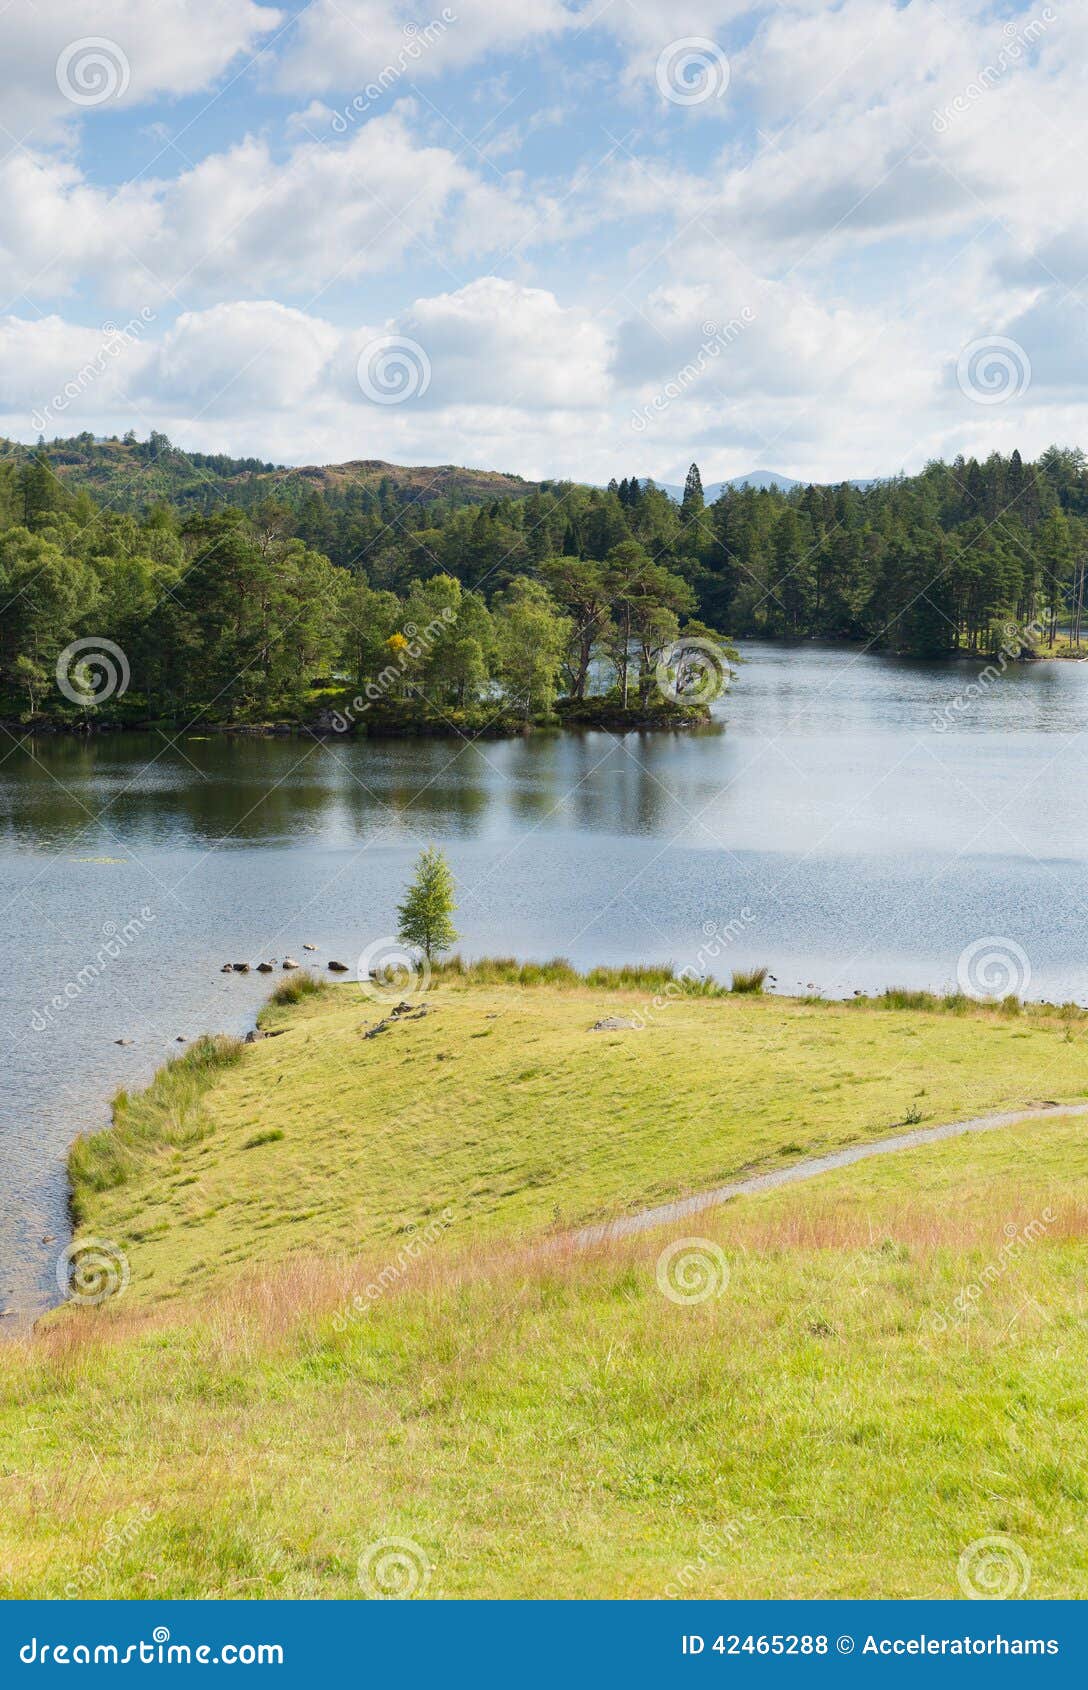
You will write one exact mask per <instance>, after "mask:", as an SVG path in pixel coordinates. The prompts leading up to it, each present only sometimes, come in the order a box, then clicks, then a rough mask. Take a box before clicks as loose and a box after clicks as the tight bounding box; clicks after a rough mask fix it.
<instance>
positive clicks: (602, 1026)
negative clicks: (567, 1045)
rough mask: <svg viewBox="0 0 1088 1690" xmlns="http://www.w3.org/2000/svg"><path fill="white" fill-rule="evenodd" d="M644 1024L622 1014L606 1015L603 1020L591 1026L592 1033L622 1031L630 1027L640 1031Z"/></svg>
mask: <svg viewBox="0 0 1088 1690" xmlns="http://www.w3.org/2000/svg"><path fill="white" fill-rule="evenodd" d="M642 1026H643V1023H642V1022H641V1021H630V1020H627V1019H626V1018H625V1017H624V1016H622V1015H606V1016H605V1018H604V1020H603V1021H595V1022H594V1023H593V1026H592V1027H591V1028H590V1032H591V1033H622V1032H624V1031H626V1030H627V1029H628V1028H631V1029H632V1030H633V1031H635V1032H638V1031H639V1030H640V1029H641V1028H642Z"/></svg>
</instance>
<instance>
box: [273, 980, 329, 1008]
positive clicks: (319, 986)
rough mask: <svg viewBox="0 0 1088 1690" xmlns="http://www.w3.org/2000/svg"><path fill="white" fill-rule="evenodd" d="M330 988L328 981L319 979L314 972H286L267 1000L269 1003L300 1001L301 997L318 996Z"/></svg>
mask: <svg viewBox="0 0 1088 1690" xmlns="http://www.w3.org/2000/svg"><path fill="white" fill-rule="evenodd" d="M330 990H331V987H330V985H329V982H328V981H327V980H321V979H319V978H318V976H317V975H316V974H309V973H302V974H288V976H287V978H286V979H285V980H281V981H280V983H279V985H278V986H277V987H276V988H275V990H274V991H273V992H272V993H271V994H270V996H269V999H268V1001H269V1003H270V1004H292V1003H301V1002H302V1000H303V998H313V997H320V996H321V994H322V993H323V992H328V991H330Z"/></svg>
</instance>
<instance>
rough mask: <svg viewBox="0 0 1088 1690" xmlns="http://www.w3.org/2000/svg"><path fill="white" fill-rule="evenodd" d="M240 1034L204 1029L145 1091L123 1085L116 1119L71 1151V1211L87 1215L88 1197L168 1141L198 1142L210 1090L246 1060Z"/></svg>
mask: <svg viewBox="0 0 1088 1690" xmlns="http://www.w3.org/2000/svg"><path fill="white" fill-rule="evenodd" d="M243 1049H244V1046H243V1044H242V1041H241V1039H232V1038H228V1037H227V1036H226V1035H225V1034H216V1035H205V1036H204V1037H203V1038H199V1039H197V1040H196V1041H195V1043H194V1044H193V1045H192V1046H191V1047H190V1049H189V1050H187V1051H186V1052H185V1055H184V1056H178V1057H175V1058H174V1060H173V1061H172V1062H168V1063H167V1064H166V1066H165V1067H164V1068H160V1069H159V1071H158V1073H157V1074H156V1075H155V1078H154V1079H153V1080H152V1082H151V1084H150V1085H149V1086H148V1087H147V1088H146V1090H145V1091H141V1092H137V1093H136V1094H135V1095H130V1094H129V1093H128V1092H127V1091H119V1092H118V1093H117V1096H116V1097H115V1098H114V1100H113V1125H112V1126H110V1127H107V1128H105V1129H104V1130H103V1131H102V1132H97V1133H91V1134H89V1135H82V1136H81V1137H79V1138H77V1139H76V1141H75V1143H74V1144H73V1145H72V1147H71V1149H70V1150H69V1152H68V1176H69V1179H70V1181H71V1186H72V1196H71V1202H72V1212H73V1215H74V1217H75V1219H76V1220H77V1221H80V1220H82V1219H83V1218H84V1215H83V1210H84V1206H85V1199H86V1197H87V1196H88V1195H89V1194H90V1193H91V1192H95V1191H108V1190H110V1189H111V1188H112V1187H114V1186H118V1185H124V1184H125V1182H126V1181H127V1180H128V1179H129V1178H130V1177H131V1176H132V1174H133V1173H135V1172H136V1170H137V1169H138V1168H140V1167H141V1166H142V1165H143V1164H144V1162H145V1161H146V1160H147V1157H148V1156H149V1155H150V1154H152V1153H153V1152H154V1151H156V1150H161V1149H163V1148H164V1147H166V1146H181V1145H187V1144H195V1143H197V1142H198V1140H200V1139H202V1138H204V1137H206V1136H207V1132H208V1124H207V1122H206V1120H205V1119H204V1117H203V1115H202V1112H201V1103H202V1100H203V1097H204V1094H205V1092H206V1091H207V1090H208V1088H209V1087H210V1086H211V1084H212V1082H213V1081H214V1080H215V1078H216V1076H217V1075H218V1074H220V1073H221V1072H222V1071H223V1069H224V1068H230V1067H233V1065H234V1064H235V1063H236V1062H239V1061H240V1060H241V1056H242V1051H243Z"/></svg>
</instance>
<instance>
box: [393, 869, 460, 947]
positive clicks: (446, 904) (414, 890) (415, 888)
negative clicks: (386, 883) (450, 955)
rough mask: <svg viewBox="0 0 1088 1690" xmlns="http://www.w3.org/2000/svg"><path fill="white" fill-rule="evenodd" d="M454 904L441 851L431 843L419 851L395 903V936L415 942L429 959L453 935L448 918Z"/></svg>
mask: <svg viewBox="0 0 1088 1690" xmlns="http://www.w3.org/2000/svg"><path fill="white" fill-rule="evenodd" d="M456 908H457V905H456V904H455V903H454V901H453V875H452V874H451V873H450V865H449V863H448V862H447V861H446V859H445V857H444V856H443V854H442V852H441V851H436V850H435V848H434V847H433V846H431V847H429V848H428V849H427V850H426V851H421V852H420V854H419V861H418V862H417V863H416V872H415V878H414V880H413V881H412V883H411V885H410V886H409V887H408V890H407V892H406V893H405V895H404V902H403V904H398V905H397V915H398V917H399V918H400V920H399V925H398V927H397V938H398V939H403V940H404V942H405V944H408V945H416V946H418V948H419V949H420V950H421V951H422V952H423V955H424V956H425V957H426V958H427V961H428V962H430V960H431V958H432V957H433V956H434V955H435V954H436V952H438V951H448V950H449V948H450V946H451V945H452V944H453V942H454V940H455V939H456V938H457V929H456V928H455V927H454V925H453V922H452V921H451V920H450V917H451V916H452V914H453V912H454V910H455V909H456Z"/></svg>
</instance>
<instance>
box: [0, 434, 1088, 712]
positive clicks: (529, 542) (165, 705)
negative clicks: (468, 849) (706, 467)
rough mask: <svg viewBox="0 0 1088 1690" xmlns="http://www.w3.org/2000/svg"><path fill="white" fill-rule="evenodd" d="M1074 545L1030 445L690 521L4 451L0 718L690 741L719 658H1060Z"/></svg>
mask: <svg viewBox="0 0 1088 1690" xmlns="http://www.w3.org/2000/svg"><path fill="white" fill-rule="evenodd" d="M1086 538H1088V469H1086V465H1085V459H1084V456H1083V454H1082V453H1081V452H1079V451H1077V450H1072V449H1065V448H1058V447H1052V448H1050V449H1049V450H1048V451H1046V452H1044V453H1043V454H1042V456H1041V457H1040V458H1039V459H1038V460H1037V461H1036V462H1034V463H1028V462H1025V461H1023V460H1022V459H1021V456H1020V454H1019V453H1018V452H1015V451H1014V452H1013V453H1012V454H1011V456H1009V457H1002V456H1001V455H1000V454H997V453H994V454H992V455H991V456H990V457H989V458H987V459H986V461H985V462H984V463H979V462H977V461H975V460H973V459H972V460H967V461H965V460H963V459H957V460H956V461H955V462H953V463H951V464H945V463H932V464H930V465H928V466H927V467H926V469H925V470H923V471H922V472H921V473H920V474H919V475H915V476H910V477H905V476H899V477H894V478H891V479H889V480H886V481H880V482H875V483H873V484H871V485H868V486H865V487H858V486H855V485H853V484H851V483H849V482H843V483H841V484H839V485H837V486H815V485H807V486H801V485H798V486H795V487H792V488H790V489H789V490H788V491H783V490H780V489H778V488H777V487H769V488H764V487H759V488H757V487H732V486H726V487H725V488H724V489H723V490H722V492H721V494H720V496H719V497H718V498H717V499H716V500H715V501H714V503H713V504H709V505H708V504H707V503H706V501H705V499H704V496H703V490H702V481H701V477H700V474H699V470H698V468H697V466H696V465H694V464H693V465H692V466H691V469H690V471H689V473H688V477H687V482H686V485H685V488H684V492H683V498H682V499H681V500H677V499H674V498H672V497H670V495H669V494H668V493H667V492H665V491H663V490H662V489H660V488H658V487H657V486H655V485H654V483H653V482H652V481H642V482H640V481H639V480H638V478H637V477H635V476H631V477H626V476H625V477H624V478H623V479H622V480H620V481H618V482H617V481H612V482H610V483H609V485H608V486H607V487H603V488H602V487H593V486H589V485H584V484H581V483H577V482H559V481H542V482H537V483H534V482H527V481H522V480H520V479H519V478H518V477H515V476H503V475H499V474H497V473H491V472H479V471H472V470H457V469H454V468H453V467H451V466H446V467H445V468H442V469H436V470H426V469H421V468H415V469H405V470H400V469H397V468H395V466H392V465H387V464H375V463H372V462H361V463H358V464H346V465H341V466H334V467H333V468H329V469H322V470H315V469H286V468H277V467H276V466H274V465H271V464H264V463H261V462H260V461H259V460H255V459H230V458H227V457H223V456H220V455H212V454H203V453H186V452H182V451H180V450H179V449H178V448H176V447H174V446H173V445H172V444H171V443H170V441H169V440H168V439H167V437H166V436H165V435H162V434H156V433H153V434H152V435H151V436H150V438H149V440H148V441H146V442H139V441H137V440H136V439H135V437H134V436H126V438H125V439H124V440H107V441H96V440H95V439H94V438H93V437H92V436H90V435H79V436H76V437H74V438H73V439H71V440H55V441H53V442H52V443H51V444H47V443H46V442H44V441H40V442H39V444H38V446H37V448H36V449H30V448H28V447H25V446H20V445H18V444H17V443H11V442H9V443H6V445H4V446H3V448H2V449H0V590H2V591H3V597H4V602H5V605H6V607H7V608H6V610H5V614H4V617H3V621H2V625H0V715H3V716H4V717H5V718H6V719H7V720H8V721H9V722H18V723H19V724H20V725H21V726H22V727H24V728H29V729H31V730H34V729H49V728H52V727H62V728H63V727H77V728H86V727H91V726H115V725H118V726H123V725H144V724H148V723H152V722H160V721H161V722H185V723H191V722H193V721H200V722H201V723H203V724H206V725H207V726H209V727H213V728H215V727H222V726H231V725H237V726H243V727H246V726H248V727H250V728H252V727H258V726H264V727H268V726H271V725H280V726H285V727H292V726H309V727H316V728H318V729H320V730H322V731H341V732H352V733H359V732H365V733H374V734H381V733H398V732H400V733H404V732H409V733H410V732H424V733H463V732H470V733H474V734H475V733H483V732H491V733H509V732H517V731H522V730H525V729H527V728H529V727H532V726H534V725H541V724H546V723H552V724H557V723H565V724H570V725H588V726H593V725H600V726H608V727H613V728H614V727H624V726H631V727H667V728H672V727H679V726H690V725H692V724H696V723H699V722H702V721H705V720H706V719H707V718H708V715H709V709H708V706H709V704H710V703H712V702H713V700H714V699H715V698H716V697H718V696H720V694H721V692H722V691H724V688H725V686H726V684H727V683H728V679H729V676H730V673H731V668H730V666H731V663H732V662H733V660H734V659H735V655H736V654H735V651H734V648H733V647H732V646H731V644H730V643H729V639H728V638H727V637H726V636H733V637H748V636H758V637H764V638H792V639H801V638H819V639H823V640H842V641H855V642H863V643H865V644H867V645H869V646H871V647H873V648H874V649H882V650H888V651H898V652H906V653H912V654H918V655H925V656H941V655H945V654H955V653H960V654H963V653H967V654H971V655H977V656H979V657H986V656H990V655H992V654H993V653H995V652H996V651H999V650H1001V651H1006V652H1008V651H1009V650H1010V644H1011V647H1012V655H1014V656H1015V655H1023V656H1040V655H1049V654H1055V655H1064V654H1066V653H1068V654H1070V655H1076V654H1078V653H1079V652H1080V650H1081V642H1082V634H1083V626H1082V624H1083V605H1084V594H1085V559H1086V556H1088V546H1086ZM102 642H107V643H108V646H109V648H110V652H109V653H107V660H106V664H105V668H106V675H107V680H106V684H102V682H101V679H100V677H99V675H98V674H97V673H96V669H95V663H96V660H97V656H98V653H99V649H100V647H101V645H102ZM73 648H78V649H77V650H75V651H73ZM114 648H116V649H115V650H114ZM70 653H71V654H72V655H69V654H70ZM692 653H694V654H695V657H694V661H693V660H692V657H691V654H692ZM111 662H112V667H111ZM119 671H121V672H123V684H121V681H120V680H119V679H118V672H119ZM62 676H63V677H64V680H66V681H67V685H64V684H63V683H62V681H61V677H62ZM59 683H60V684H59Z"/></svg>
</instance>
